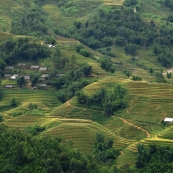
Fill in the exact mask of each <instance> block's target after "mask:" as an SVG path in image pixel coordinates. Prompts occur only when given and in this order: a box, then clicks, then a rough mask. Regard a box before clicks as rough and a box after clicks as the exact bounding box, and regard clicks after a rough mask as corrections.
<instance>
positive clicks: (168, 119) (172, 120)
mask: <svg viewBox="0 0 173 173" xmlns="http://www.w3.org/2000/svg"><path fill="white" fill-rule="evenodd" d="M163 121H164V122H166V123H172V122H173V118H165V119H164V120H163Z"/></svg>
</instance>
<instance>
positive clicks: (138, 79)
mask: <svg viewBox="0 0 173 173" xmlns="http://www.w3.org/2000/svg"><path fill="white" fill-rule="evenodd" d="M132 80H135V81H141V80H142V78H141V77H139V76H132Z"/></svg>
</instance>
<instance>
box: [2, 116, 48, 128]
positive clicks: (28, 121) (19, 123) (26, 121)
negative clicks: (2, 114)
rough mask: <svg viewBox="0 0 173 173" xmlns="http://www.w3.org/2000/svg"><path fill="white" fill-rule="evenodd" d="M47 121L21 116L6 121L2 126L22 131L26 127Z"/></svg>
mask: <svg viewBox="0 0 173 173" xmlns="http://www.w3.org/2000/svg"><path fill="white" fill-rule="evenodd" d="M47 120H48V119H47V118H45V117H42V116H35V115H21V116H18V117H15V118H12V119H10V120H8V121H5V122H4V124H5V125H6V126H8V127H9V128H15V129H19V130H22V129H24V128H26V127H28V126H33V125H35V124H41V123H44V122H45V121H47Z"/></svg>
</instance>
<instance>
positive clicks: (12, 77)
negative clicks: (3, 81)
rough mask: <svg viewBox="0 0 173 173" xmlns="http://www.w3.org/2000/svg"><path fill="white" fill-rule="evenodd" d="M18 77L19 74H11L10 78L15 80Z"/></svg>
mask: <svg viewBox="0 0 173 173" xmlns="http://www.w3.org/2000/svg"><path fill="white" fill-rule="evenodd" d="M18 77H19V74H13V76H11V79H13V80H15V79H17V78H18Z"/></svg>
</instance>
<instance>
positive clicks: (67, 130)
mask: <svg viewBox="0 0 173 173" xmlns="http://www.w3.org/2000/svg"><path fill="white" fill-rule="evenodd" d="M60 120H61V122H62V123H61V125H59V126H57V127H54V128H51V129H48V130H47V131H45V132H43V133H42V135H49V136H53V137H54V136H62V137H63V138H64V139H65V140H66V141H73V142H74V147H75V148H77V149H79V150H81V151H84V152H85V151H88V150H91V149H92V146H93V144H94V142H95V141H96V140H95V135H96V133H97V132H99V133H103V134H104V135H105V137H106V138H113V139H114V140H115V143H114V147H115V148H122V147H125V146H127V145H129V144H131V143H132V141H130V140H129V141H128V140H126V139H124V138H121V137H119V136H117V135H115V134H114V133H113V132H111V131H110V130H109V129H107V128H105V127H104V126H102V125H100V124H98V123H95V122H92V121H90V120H80V119H60Z"/></svg>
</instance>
